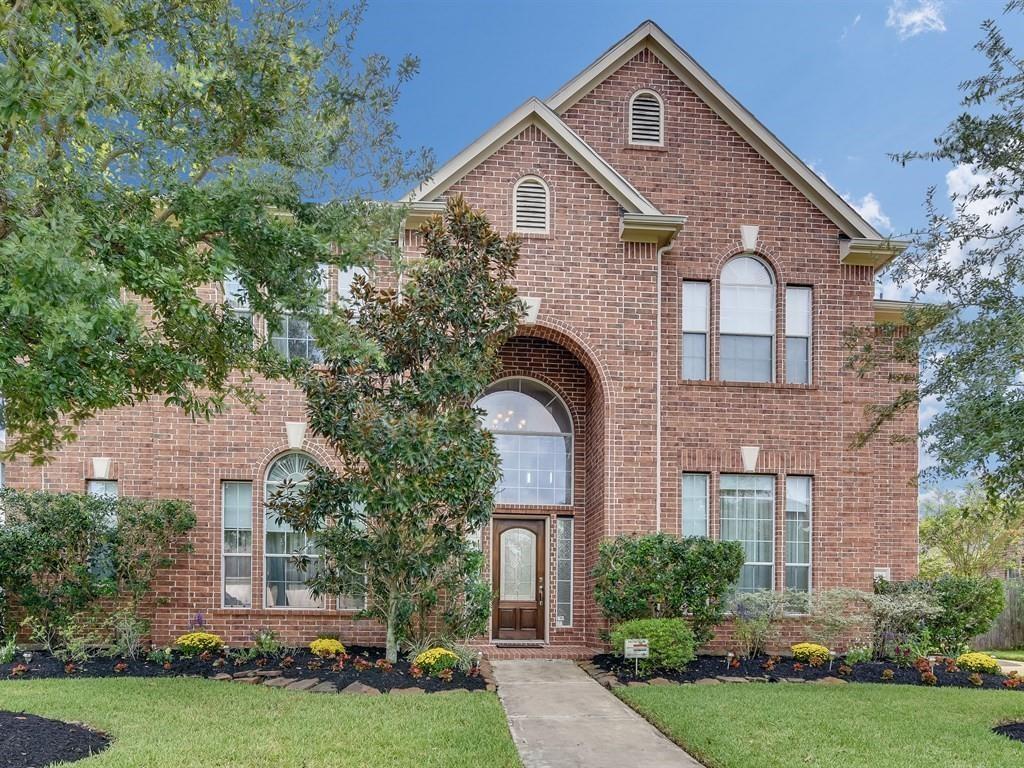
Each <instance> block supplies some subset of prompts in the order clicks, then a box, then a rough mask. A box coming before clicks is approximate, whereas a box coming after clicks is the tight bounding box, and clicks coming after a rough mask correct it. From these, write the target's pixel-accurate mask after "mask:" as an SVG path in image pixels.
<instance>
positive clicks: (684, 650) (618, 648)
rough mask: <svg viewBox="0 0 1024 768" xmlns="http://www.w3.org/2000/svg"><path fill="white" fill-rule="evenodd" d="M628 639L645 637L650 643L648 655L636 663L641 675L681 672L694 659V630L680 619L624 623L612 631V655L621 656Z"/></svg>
mask: <svg viewBox="0 0 1024 768" xmlns="http://www.w3.org/2000/svg"><path fill="white" fill-rule="evenodd" d="M630 638H646V639H647V641H648V642H649V643H650V649H651V650H650V656H649V657H648V658H646V659H640V660H639V664H638V666H639V669H640V671H642V672H643V673H644V674H649V673H650V672H653V671H654V670H655V669H670V670H678V669H682V668H683V667H685V666H686V665H687V664H689V663H690V662H691V661H693V660H694V659H695V658H696V651H695V643H694V638H693V630H691V629H690V626H689V625H688V624H687V623H686V622H685V621H683V620H682V619H634V620H632V621H624V622H622V623H621V624H619V625H618V626H616V627H615V628H614V629H613V630H612V636H611V641H612V649H613V650H614V652H615V653H617V654H619V655H620V656H622V655H623V654H624V653H625V650H624V646H625V641H626V640H627V639H630Z"/></svg>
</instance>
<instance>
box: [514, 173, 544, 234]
mask: <svg viewBox="0 0 1024 768" xmlns="http://www.w3.org/2000/svg"><path fill="white" fill-rule="evenodd" d="M515 204H516V210H515V221H516V231H517V232H546V231H547V229H548V189H547V187H545V186H544V184H543V183H542V182H541V181H540V179H523V180H522V181H520V182H519V183H518V184H517V185H516V203H515Z"/></svg>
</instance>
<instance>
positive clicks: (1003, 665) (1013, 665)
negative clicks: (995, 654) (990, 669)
mask: <svg viewBox="0 0 1024 768" xmlns="http://www.w3.org/2000/svg"><path fill="white" fill-rule="evenodd" d="M996 661H998V662H999V667H1000V669H1002V670H1003V674H1004V675H1008V674H1010V673H1011V672H1016V673H1017V674H1018V675H1019V676H1021V677H1024V661H1007V660H1006V659H996Z"/></svg>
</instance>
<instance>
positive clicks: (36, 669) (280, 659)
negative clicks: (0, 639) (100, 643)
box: [0, 646, 486, 768]
mask: <svg viewBox="0 0 1024 768" xmlns="http://www.w3.org/2000/svg"><path fill="white" fill-rule="evenodd" d="M383 658H384V649H383V648H371V647H363V646H350V647H349V648H348V658H346V659H344V660H343V662H342V663H341V664H340V665H338V664H337V662H336V661H335V660H322V659H318V658H317V657H316V656H314V655H313V654H311V653H310V652H309V651H308V650H306V649H302V650H295V651H291V652H289V653H287V654H281V655H279V656H273V657H271V656H268V657H264V658H262V659H253V660H248V661H245V662H239V661H238V660H236V659H225V658H224V657H223V655H222V654H210V655H205V656H203V657H198V656H197V657H193V658H185V657H183V656H180V655H179V654H177V653H175V654H174V660H173V662H172V663H171V664H170V668H169V669H165V668H164V666H163V665H162V664H159V663H156V662H150V661H146V660H145V659H144V658H143V659H137V660H135V661H130V660H125V659H120V658H109V657H107V656H96V657H94V658H92V659H90V660H89V661H87V662H85V663H83V664H76V665H75V667H74V669H73V670H72V671H68V670H67V669H65V664H64V662H62V661H60V660H59V659H55V658H53V657H52V656H50V655H49V654H48V653H44V652H38V651H37V652H34V653H33V654H32V661H31V662H29V663H27V664H26V662H25V660H24V659H23V658H22V657H21V656H20V654H19V656H18V657H16V658H15V660H14V661H13V662H11V663H10V664H0V680H8V679H17V680H40V679H44V678H63V679H67V678H78V677H186V676H189V677H208V678H210V677H215V676H216V675H224V674H228V675H237V674H238V673H240V672H254V671H259V670H266V671H270V670H281V676H282V677H287V678H294V679H296V680H299V679H303V678H314V677H315V678H318V679H319V680H320V681H321V682H330V683H334V684H335V685H337V686H338V687H339V688H345V687H346V686H348V685H350V684H351V683H354V682H359V683H363V684H364V685H368V686H371V687H373V688H376V689H377V690H379V691H388V690H391V689H392V688H411V687H418V688H422V689H424V690H425V691H426V692H428V693H432V692H436V691H450V690H453V689H456V688H465V689H468V690H476V689H478V688H484V687H485V686H486V681H485V680H484V679H483V678H482V677H480V676H479V675H476V674H465V673H463V672H458V671H456V672H455V673H454V675H453V677H452V680H451V682H446V681H444V680H440V679H438V678H435V677H427V676H422V677H419V678H414V677H413V676H412V675H411V673H410V667H411V664H410V663H409V661H407V660H399V661H398V663H397V664H395V665H394V667H393V668H392V669H390V670H387V669H380V668H377V667H376V666H375V665H376V663H377V661H378V660H380V659H383ZM361 665H362V666H368V668H366V669H360V668H359V667H360V666H361ZM19 666H27V667H28V669H27V670H26V671H24V672H21V673H20V674H19V673H18V669H17V668H18V667H19ZM335 667H338V668H335ZM0 768H2V763H0Z"/></svg>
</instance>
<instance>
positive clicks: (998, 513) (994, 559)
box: [921, 484, 1024, 578]
mask: <svg viewBox="0 0 1024 768" xmlns="http://www.w3.org/2000/svg"><path fill="white" fill-rule="evenodd" d="M923 511H924V513H925V516H924V518H923V519H922V520H921V575H922V577H924V578H938V577H939V576H942V575H943V574H952V575H954V576H977V577H984V576H994V575H997V574H999V572H1000V571H1003V570H1005V569H1006V568H1009V567H1012V566H1014V565H1015V564H1017V563H1019V562H1020V557H1021V554H1022V552H1024V503H1021V501H1020V500H1019V499H1018V498H1017V497H1016V496H1013V497H1009V498H1007V497H1002V498H1000V497H995V496H994V495H993V494H987V493H985V492H984V490H983V489H982V488H981V486H979V485H977V484H974V485H971V486H968V487H967V488H966V489H964V490H959V491H954V490H947V491H940V492H938V493H936V494H935V495H934V497H932V498H929V499H927V500H926V501H925V503H924V505H923Z"/></svg>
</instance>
